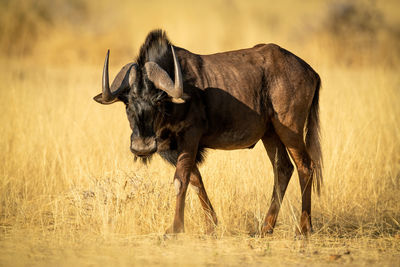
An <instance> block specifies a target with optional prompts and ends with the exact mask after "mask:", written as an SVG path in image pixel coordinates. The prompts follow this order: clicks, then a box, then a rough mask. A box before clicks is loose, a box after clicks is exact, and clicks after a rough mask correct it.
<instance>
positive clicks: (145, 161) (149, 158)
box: [133, 154, 153, 165]
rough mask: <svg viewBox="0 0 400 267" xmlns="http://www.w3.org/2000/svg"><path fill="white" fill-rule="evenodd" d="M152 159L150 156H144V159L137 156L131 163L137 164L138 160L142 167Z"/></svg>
mask: <svg viewBox="0 0 400 267" xmlns="http://www.w3.org/2000/svg"><path fill="white" fill-rule="evenodd" d="M152 157H153V154H152V155H149V156H146V157H138V156H133V161H134V162H137V161H138V160H139V161H141V162H142V163H143V164H144V165H147V164H148V163H150V161H151V159H152Z"/></svg>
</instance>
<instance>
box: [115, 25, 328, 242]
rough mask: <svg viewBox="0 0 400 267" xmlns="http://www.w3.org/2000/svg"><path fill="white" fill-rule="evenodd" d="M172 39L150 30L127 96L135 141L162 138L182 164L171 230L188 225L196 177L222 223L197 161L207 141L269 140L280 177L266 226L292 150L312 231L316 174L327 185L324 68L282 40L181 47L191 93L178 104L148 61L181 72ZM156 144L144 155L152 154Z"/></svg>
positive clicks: (162, 147)
mask: <svg viewBox="0 0 400 267" xmlns="http://www.w3.org/2000/svg"><path fill="white" fill-rule="evenodd" d="M169 44H170V42H169V41H168V39H167V37H166V35H165V33H163V32H161V31H153V32H151V33H150V34H149V35H148V37H147V39H146V41H145V43H144V45H143V46H142V48H141V50H140V53H139V56H138V59H137V64H138V67H137V75H136V81H135V83H134V85H133V86H132V88H127V90H126V91H125V93H123V94H121V95H120V96H119V99H120V100H121V101H123V102H124V103H125V104H126V106H127V114H128V119H129V121H130V123H131V128H132V131H133V133H132V144H133V145H135V146H137V144H138V142H140V144H141V148H142V150H143V151H146V145H147V144H148V143H150V141H148V140H153V141H154V140H156V141H154V142H156V144H157V145H156V151H157V152H158V153H159V154H160V155H161V156H162V157H163V158H165V159H166V160H167V161H169V162H170V163H172V164H174V165H176V172H175V176H174V179H175V180H176V184H177V199H176V210H175V218H174V222H173V224H172V226H171V228H170V229H169V230H168V232H174V233H176V232H182V231H183V230H184V215H183V214H184V206H185V195H186V191H187V187H188V184H189V183H191V184H192V185H194V186H196V187H197V188H198V192H199V198H200V201H201V204H202V206H203V208H204V210H205V212H206V218H207V221H208V222H209V228H210V229H212V225H215V224H216V223H217V219H216V215H215V212H214V210H213V208H212V205H211V202H210V200H209V199H208V197H207V193H206V191H205V189H204V185H203V182H202V180H201V175H200V173H199V171H198V168H197V164H198V163H199V162H201V160H202V158H203V151H204V149H206V148H211V149H225V150H232V149H242V148H251V147H253V146H254V145H255V144H256V143H257V142H258V141H259V140H262V141H263V144H264V146H265V148H266V150H267V154H268V156H269V158H270V160H271V162H272V165H273V168H274V177H275V184H274V191H273V195H272V203H271V206H270V209H269V211H268V214H267V216H266V218H265V223H264V226H263V228H262V234H263V235H264V234H266V233H271V232H272V230H273V228H274V226H275V222H276V218H277V216H278V213H279V209H280V205H281V202H282V199H283V196H284V194H285V191H286V187H287V185H288V182H289V180H290V178H291V175H292V173H293V169H294V167H293V165H292V163H291V161H290V157H291V158H292V160H293V161H294V163H295V164H296V167H297V170H298V173H299V179H300V186H301V193H302V215H301V219H300V227H299V229H298V230H299V231H300V232H301V233H304V234H306V233H309V232H310V231H311V230H312V228H311V185H312V182H313V181H314V183H315V185H316V188H317V189H318V190H319V187H320V184H321V181H322V175H321V166H322V156H321V149H320V145H319V144H320V142H319V118H318V98H319V89H320V78H319V76H318V74H317V73H316V72H315V71H314V70H313V69H312V68H311V67H310V66H309V65H308V64H307V63H305V62H304V61H303V60H302V59H300V58H299V57H297V56H295V55H294V54H292V53H290V52H289V51H287V50H285V49H283V48H281V47H279V46H277V45H275V44H259V45H256V46H254V47H253V48H248V49H242V50H237V51H231V52H224V53H218V54H212V55H197V54H194V53H191V52H189V51H187V50H185V49H183V48H178V47H175V52H176V54H177V57H178V61H179V63H180V65H181V69H182V74H183V79H184V93H185V94H186V95H187V99H186V102H185V103H183V104H175V103H171V102H170V101H169V98H168V96H167V95H166V94H165V92H163V91H160V90H159V89H158V88H155V86H154V84H153V83H152V82H151V81H149V80H148V79H147V77H146V71H145V70H144V64H145V63H146V62H148V61H153V62H156V63H157V64H159V65H160V66H161V67H162V68H163V69H164V70H165V71H167V73H168V74H169V75H170V76H171V77H173V76H174V71H173V60H172V56H171V50H170V49H169ZM304 134H305V135H304ZM146 140H147V141H146ZM154 142H153V143H152V144H153V148H154ZM132 151H133V152H134V153H135V150H132ZM152 152H155V151H154V149H153V151H152ZM152 152H151V153H150V152H149V153H148V155H145V156H143V153H142V154H141V156H142V158H144V159H145V160H147V159H148V158H149V157H150V156H151V154H152ZM289 155H290V157H289Z"/></svg>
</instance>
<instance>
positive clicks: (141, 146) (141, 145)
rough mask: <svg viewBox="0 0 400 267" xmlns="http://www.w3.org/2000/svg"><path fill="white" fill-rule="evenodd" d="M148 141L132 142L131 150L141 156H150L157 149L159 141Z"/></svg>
mask: <svg viewBox="0 0 400 267" xmlns="http://www.w3.org/2000/svg"><path fill="white" fill-rule="evenodd" d="M146 141H147V142H132V143H131V147H130V149H131V152H132V153H133V154H135V155H137V156H139V157H141V156H142V157H144V156H148V155H150V154H153V153H154V152H156V151H157V142H156V141H155V140H152V141H148V140H146Z"/></svg>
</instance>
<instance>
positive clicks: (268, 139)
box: [261, 131, 293, 236]
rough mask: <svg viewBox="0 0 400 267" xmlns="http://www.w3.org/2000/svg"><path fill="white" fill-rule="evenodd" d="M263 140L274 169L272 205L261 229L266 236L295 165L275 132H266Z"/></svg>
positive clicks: (277, 212) (271, 226)
mask: <svg viewBox="0 0 400 267" xmlns="http://www.w3.org/2000/svg"><path fill="white" fill-rule="evenodd" d="M262 141H263V144H264V147H265V149H266V150H267V154H268V157H269V159H270V160H271V163H272V167H273V169H274V189H273V192H272V198H271V206H270V208H269V210H268V213H267V216H266V217H265V221H264V225H263V227H262V229H261V235H262V236H264V235H265V234H270V233H272V232H273V229H274V227H275V223H276V219H277V217H278V214H279V210H280V208H281V204H282V200H283V197H284V195H285V192H286V188H287V185H288V183H289V181H290V178H291V176H292V174H293V165H292V163H291V162H290V159H289V155H288V153H287V151H286V148H285V146H284V145H283V143H282V141H281V140H280V139H279V137H278V135H277V134H276V133H275V132H273V131H271V132H270V133H268V134H266V135H265V136H264V137H263V138H262Z"/></svg>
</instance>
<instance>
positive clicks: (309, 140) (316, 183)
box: [305, 74, 323, 195]
mask: <svg viewBox="0 0 400 267" xmlns="http://www.w3.org/2000/svg"><path fill="white" fill-rule="evenodd" d="M317 77H318V81H317V86H316V88H315V93H314V98H313V101H312V104H311V107H310V112H309V114H308V118H307V123H306V128H305V132H306V138H305V143H306V148H307V151H308V153H309V155H310V157H311V160H312V162H313V187H314V190H316V191H317V193H318V195H319V194H320V189H321V186H322V181H323V179H322V168H323V159H322V151H321V140H320V125H319V91H320V88H321V79H320V77H319V76H318V74H317Z"/></svg>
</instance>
